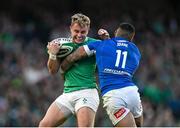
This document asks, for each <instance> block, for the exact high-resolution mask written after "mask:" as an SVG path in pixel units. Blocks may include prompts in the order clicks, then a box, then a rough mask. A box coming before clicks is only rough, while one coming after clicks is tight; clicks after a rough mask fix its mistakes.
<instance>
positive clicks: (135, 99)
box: [103, 86, 143, 125]
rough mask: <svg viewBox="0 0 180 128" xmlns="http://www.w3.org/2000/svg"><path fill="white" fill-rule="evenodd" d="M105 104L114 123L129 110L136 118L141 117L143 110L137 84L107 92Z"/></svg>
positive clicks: (104, 99)
mask: <svg viewBox="0 0 180 128" xmlns="http://www.w3.org/2000/svg"><path fill="white" fill-rule="evenodd" d="M103 104H104V106H103V107H105V108H106V111H107V114H108V115H109V118H110V120H111V121H112V123H113V124H114V125H116V124H117V123H118V122H119V121H120V120H122V119H123V118H124V117H125V116H126V115H127V114H128V113H129V112H131V113H132V114H133V116H134V118H138V117H140V116H141V115H142V112H143V110H142V104H141V100H140V95H139V92H138V88H137V87H136V86H128V87H125V88H121V89H115V90H111V91H109V92H107V93H106V94H104V95H103Z"/></svg>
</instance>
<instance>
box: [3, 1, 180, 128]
mask: <svg viewBox="0 0 180 128" xmlns="http://www.w3.org/2000/svg"><path fill="white" fill-rule="evenodd" d="M78 12H81V13H83V14H85V15H87V16H89V17H90V19H91V30H90V33H89V36H90V37H94V38H98V37H97V30H98V29H99V28H104V29H107V30H108V31H109V32H110V34H111V35H112V34H113V31H114V30H115V28H116V27H117V26H118V25H119V23H121V22H126V21H127V22H130V23H132V24H133V25H134V26H135V27H136V36H135V40H134V42H135V43H136V44H137V46H138V47H139V49H140V51H141V54H142V60H141V63H140V68H139V69H138V71H137V72H136V74H135V77H134V81H135V82H136V84H137V85H138V86H139V91H140V93H141V96H142V102H143V107H144V126H156V127H157V126H161V127H163V126H168V127H170V126H180V1H179V0H148V1H146V0H136V1H135V0H89V1H87V0H86V1H85V0H31V1H28V0H1V2H0V126H1V127H4V126H8V127H10V126H16V127H18V126H29V127H32V126H38V123H39V121H40V120H41V119H42V117H43V116H44V114H45V112H46V110H47V108H48V107H49V105H50V104H51V103H52V102H53V101H54V100H55V98H56V97H57V96H59V95H60V94H61V93H62V91H63V81H62V80H61V79H60V75H59V74H57V75H55V76H50V74H49V73H48V71H47V66H46V63H47V60H48V54H47V52H46V45H47V42H48V41H50V40H52V39H54V38H57V37H68V36H69V25H70V20H71V19H70V18H71V16H72V15H73V14H75V13H78ZM63 126H71V127H72V126H76V118H75V117H73V116H72V117H71V118H70V119H68V120H67V121H66V122H65V123H64V124H63ZM95 126H97V127H103V126H106V127H108V126H112V124H111V122H110V121H109V118H108V117H107V115H106V112H105V110H104V109H103V108H102V105H101V106H100V107H99V110H98V113H97V116H96V122H95Z"/></svg>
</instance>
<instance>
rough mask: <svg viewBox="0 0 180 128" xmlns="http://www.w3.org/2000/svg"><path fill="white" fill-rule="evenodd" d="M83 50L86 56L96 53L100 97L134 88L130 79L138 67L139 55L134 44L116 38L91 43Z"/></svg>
mask: <svg viewBox="0 0 180 128" xmlns="http://www.w3.org/2000/svg"><path fill="white" fill-rule="evenodd" d="M84 48H85V50H86V52H87V54H91V53H92V52H94V51H95V52H96V63H97V67H98V75H99V83H100V89H101V93H102V95H104V94H105V93H106V92H108V91H110V90H113V89H118V88H123V87H127V86H135V84H134V83H133V81H132V77H133V74H134V73H135V71H136V69H137V68H138V66H139V61H140V58H141V54H140V52H139V49H138V48H137V46H136V45H135V44H134V43H132V42H129V41H127V40H126V39H124V38H119V37H116V38H112V39H108V40H104V41H96V42H91V43H89V44H87V45H85V46H84Z"/></svg>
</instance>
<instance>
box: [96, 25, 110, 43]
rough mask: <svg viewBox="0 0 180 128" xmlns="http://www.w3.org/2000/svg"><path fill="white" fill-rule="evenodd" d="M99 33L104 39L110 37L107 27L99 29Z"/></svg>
mask: <svg viewBox="0 0 180 128" xmlns="http://www.w3.org/2000/svg"><path fill="white" fill-rule="evenodd" d="M98 35H99V37H100V38H101V39H102V40H105V39H110V36H109V33H108V31H106V30H105V29H102V28H101V29H99V30H98Z"/></svg>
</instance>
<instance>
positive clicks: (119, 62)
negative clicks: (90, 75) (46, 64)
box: [61, 23, 143, 127]
mask: <svg viewBox="0 0 180 128" xmlns="http://www.w3.org/2000/svg"><path fill="white" fill-rule="evenodd" d="M134 35H135V28H134V26H132V25H131V24H129V23H122V24H120V26H119V27H118V29H117V30H116V31H115V38H112V39H107V40H104V41H96V42H92V43H89V44H87V45H84V46H82V47H80V48H78V49H77V50H76V51H75V52H74V53H72V54H71V55H69V56H68V57H67V58H66V59H65V60H64V61H63V62H62V65H61V72H62V73H63V71H67V70H68V69H69V68H70V67H71V65H72V64H73V63H74V62H75V61H77V60H79V59H83V58H84V57H87V56H91V55H92V54H94V53H96V63H97V67H98V73H99V82H100V90H101V94H102V98H103V104H104V107H105V108H106V111H107V114H108V115H109V118H110V119H111V121H112V123H113V125H114V126H116V127H135V126H138V127H139V126H142V122H143V110H142V104H141V100H140V95H139V92H138V88H137V86H136V85H135V84H134V83H133V81H132V77H133V75H134V73H135V71H136V69H137V68H138V66H139V61H140V58H141V54H140V52H139V50H138V48H137V46H136V45H135V44H134V43H133V42H132V40H133V38H134Z"/></svg>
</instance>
